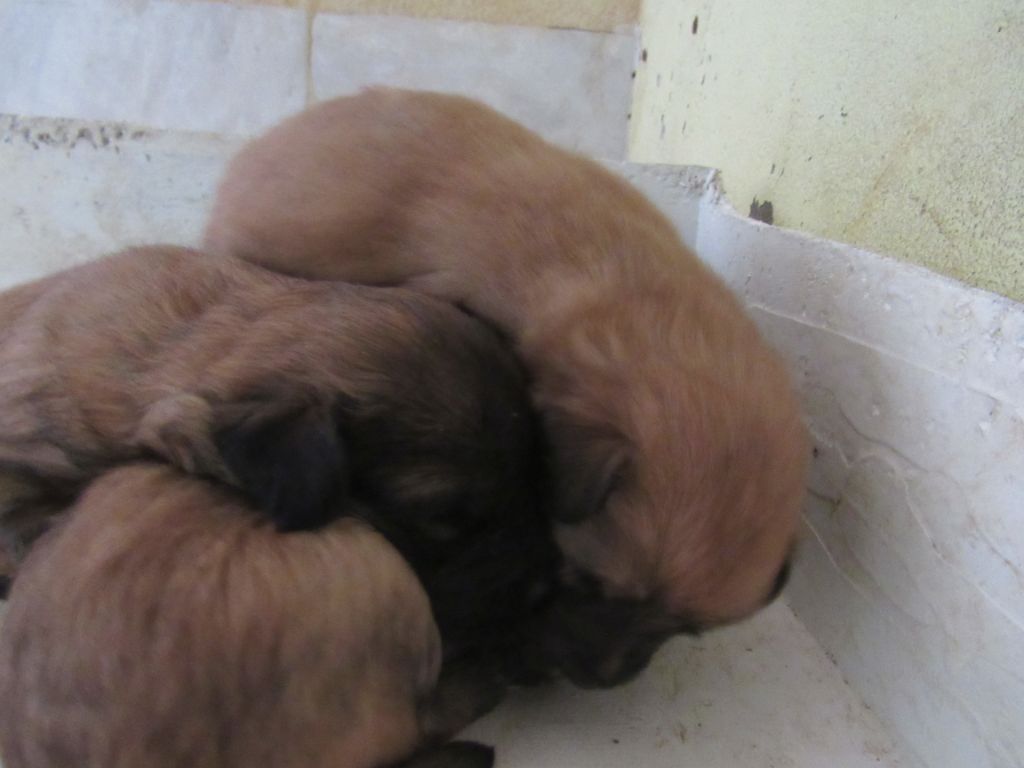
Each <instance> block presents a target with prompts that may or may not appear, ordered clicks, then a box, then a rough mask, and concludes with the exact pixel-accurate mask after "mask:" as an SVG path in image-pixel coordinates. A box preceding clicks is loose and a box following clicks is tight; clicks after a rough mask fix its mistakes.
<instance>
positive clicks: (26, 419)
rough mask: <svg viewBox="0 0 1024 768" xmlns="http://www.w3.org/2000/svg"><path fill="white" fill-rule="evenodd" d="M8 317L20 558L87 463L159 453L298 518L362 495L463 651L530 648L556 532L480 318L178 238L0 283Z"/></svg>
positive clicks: (2, 422)
mask: <svg viewBox="0 0 1024 768" xmlns="http://www.w3.org/2000/svg"><path fill="white" fill-rule="evenodd" d="M0 321H2V322H0V531H2V532H3V533H4V534H5V535H6V538H7V543H8V551H9V553H10V557H11V558H13V559H17V558H18V557H20V555H21V551H20V548H21V547H22V546H23V545H24V544H25V543H26V542H28V541H31V539H32V538H34V537H35V536H36V535H38V533H39V532H40V531H41V530H42V529H44V528H45V525H46V524H47V522H48V520H49V518H50V516H51V515H52V514H53V512H54V510H56V509H59V508H61V506H62V505H63V504H66V503H67V500H68V499H70V498H73V497H74V495H75V494H77V492H78V491H79V490H80V489H81V487H82V486H83V485H84V484H85V483H86V482H87V481H88V480H89V479H91V478H93V477H95V476H96V475H97V474H98V473H100V472H101V471H103V470H104V469H105V468H109V467H110V466H112V465H113V464H115V463H118V462H124V461H129V460H134V459H138V458H141V457H144V456H146V455H150V454H156V455H158V456H160V457H162V458H164V459H166V460H169V461H171V462H172V463H174V464H176V465H177V466H179V467H181V468H183V469H185V470H187V471H189V472H195V473H200V474H203V475H208V476H211V477H214V478H218V479H220V480H222V481H224V482H226V483H229V484H231V485H234V486H236V487H239V488H241V489H243V490H244V491H245V492H246V493H247V494H248V496H249V498H250V499H251V500H252V501H253V502H254V504H255V505H256V506H258V507H260V508H262V509H264V510H266V511H268V512H269V513H270V515H271V517H272V518H273V520H274V521H275V522H276V523H277V525H278V527H279V528H281V529H284V530H294V529H302V528H310V527H315V526H317V525H321V524H323V523H325V522H327V521H328V520H330V519H331V518H333V517H334V516H335V515H336V514H337V509H338V508H339V506H340V507H342V508H344V507H345V504H344V502H345V501H347V500H348V499H349V498H356V499H358V500H360V501H361V502H363V503H364V506H365V508H366V509H367V510H369V511H368V512H365V513H364V517H366V516H367V515H369V519H370V520H371V521H372V523H373V524H374V526H376V527H377V528H378V529H380V530H381V531H383V532H384V533H385V535H386V536H387V537H388V538H389V539H390V540H391V541H392V542H393V543H394V544H395V545H396V546H397V547H398V548H399V550H400V551H401V552H402V554H404V555H405V556H406V557H407V558H408V559H409V560H410V562H411V563H412V565H413V568H414V569H415V570H416V573H417V574H418V575H419V576H420V578H421V579H422V580H423V582H424V585H425V586H426V589H427V592H428V594H429V595H430V597H431V600H432V601H433V609H434V612H435V615H436V618H437V621H438V623H439V625H440V627H441V631H442V635H443V637H444V640H445V643H444V652H445V659H446V661H447V660H451V659H454V658H461V657H463V656H464V655H466V654H483V655H485V656H488V657H489V658H490V659H491V661H494V658H493V657H496V658H497V660H498V662H500V664H501V665H504V664H506V663H507V664H509V665H511V666H514V665H515V664H516V663H518V662H517V661H516V659H515V657H516V656H517V655H519V654H520V653H521V650H520V646H521V643H518V642H517V640H516V638H517V637H518V633H519V632H520V628H521V625H522V620H523V617H525V616H526V615H528V614H529V613H530V612H531V611H532V610H533V606H534V605H535V603H536V601H537V600H539V599H541V598H542V597H543V596H544V591H545V587H546V584H547V582H548V580H549V579H550V580H551V581H553V578H554V570H555V568H556V563H555V551H554V546H553V542H552V541H551V534H550V524H549V522H548V520H547V518H546V517H545V516H544V513H543V510H541V509H540V506H539V502H538V495H539V487H538V486H539V483H540V471H539V469H540V468H539V466H538V462H539V459H538V446H537V444H536V438H537V437H538V430H536V429H535V428H534V425H533V423H532V418H531V414H530V406H529V402H528V398H527V393H526V387H525V381H524V379H523V376H522V372H521V371H520V369H519V367H518V365H517V363H516V360H515V358H514V356H513V355H512V354H511V352H509V351H507V350H506V349H505V348H504V345H503V344H501V342H500V340H499V339H498V338H497V337H496V336H495V335H494V334H493V333H492V332H491V331H489V330H488V329H487V328H486V327H484V326H483V325H481V324H480V323H478V322H476V321H475V320H473V319H472V318H471V317H469V316H467V315H466V314H464V313H462V312H459V311H458V310H456V309H455V308H454V307H452V306H450V305H449V304H446V303H445V302H441V301H438V300H436V299H431V298H429V297H425V296H421V295H417V294H415V293H413V292H410V291H404V290H401V289H394V290H383V289H373V288H365V287H361V286H346V285H341V284H330V283H325V282H320V283H316V282H308V281H304V280H297V279H293V278H288V277H284V276H281V275H275V274H273V273H270V272H267V271H266V270H263V269H261V268H259V267H255V266H252V265H250V264H246V263H243V262H236V261H233V260H227V259H225V260H223V261H220V262H217V261H216V260H213V259H210V258H209V257H206V256H203V255H202V254H198V253H196V252H194V251H189V250H186V249H178V248H166V247H165V248H148V249H137V250H134V251H129V252H125V253H123V254H120V255H117V256H113V257H110V258H107V259H104V260H101V261H98V262H94V263H92V264H87V265H84V266H81V267H78V268H76V269H72V270H69V271H67V272H63V273H60V274H57V275H54V276H52V277H49V278H46V279H44V280H41V281H39V282H36V283H33V284H30V285H27V286H23V287H21V288H16V289H14V290H13V291H11V292H8V293H5V294H0ZM510 674H515V672H514V671H512V672H510Z"/></svg>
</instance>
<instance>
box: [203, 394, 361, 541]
mask: <svg viewBox="0 0 1024 768" xmlns="http://www.w3.org/2000/svg"><path fill="white" fill-rule="evenodd" d="M212 411H213V412H212V418H213V443H214V446H215V447H216V449H217V451H218V452H219V454H220V458H221V459H222V461H223V462H224V466H225V468H226V469H227V470H228V472H229V473H230V474H231V475H232V477H233V479H234V480H235V483H236V484H237V485H238V487H239V488H240V489H241V490H242V491H243V492H245V493H246V494H247V495H248V496H249V497H250V498H251V500H252V501H253V502H254V503H255V504H257V505H258V506H259V507H260V508H261V509H263V510H264V511H266V512H267V514H269V515H270V517H271V519H272V520H273V521H274V524H275V525H276V526H277V528H278V530H281V531H297V530H308V529H311V528H317V527H320V526H322V525H325V524H326V523H328V522H330V521H331V520H332V519H333V518H335V517H337V516H339V514H340V512H341V511H342V508H343V506H344V505H345V501H346V498H347V496H348V486H349V466H348V459H347V456H346V451H345V445H344V443H343V441H342V439H341V437H340V435H339V434H338V430H337V423H336V419H337V409H336V408H334V407H332V406H328V405H325V404H312V405H311V404H298V405H295V404H292V405H288V404H282V403H276V402H273V401H271V400H268V401H254V402H246V403H232V404H224V405H214V406H212Z"/></svg>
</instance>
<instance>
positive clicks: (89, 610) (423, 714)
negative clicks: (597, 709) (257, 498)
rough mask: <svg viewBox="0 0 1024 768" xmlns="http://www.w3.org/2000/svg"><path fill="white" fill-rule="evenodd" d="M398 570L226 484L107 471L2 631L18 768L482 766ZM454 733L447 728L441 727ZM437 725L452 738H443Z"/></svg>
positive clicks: (389, 550) (5, 705)
mask: <svg viewBox="0 0 1024 768" xmlns="http://www.w3.org/2000/svg"><path fill="white" fill-rule="evenodd" d="M440 665H441V653H440V638H439V636H438V632H437V628H436V627H435V625H434V622H433V619H432V616H431V611H430V605H429V603H428V600H427V596H426V594H425V593H424V592H423V589H422V587H421V586H420V583H419V581H418V580H417V579H416V577H415V576H414V574H413V573H412V571H411V570H410V569H409V567H408V565H407V564H406V562H405V561H404V559H403V558H402V557H401V556H400V555H399V554H398V553H397V551H395V550H394V548H393V547H391V545H390V544H388V542H387V541H386V540H384V539H383V538H382V537H381V536H380V535H379V534H377V533H376V532H374V531H373V530H372V529H370V528H369V526H367V525H366V524H365V523H362V522H360V521H357V520H353V519H348V520H341V521H339V522H336V523H334V524H332V525H331V526H330V527H328V528H327V529H325V530H323V531H320V532H316V533H299V534H294V535H290V536H282V535H280V534H279V533H276V532H275V531H274V530H273V528H272V527H270V526H269V525H268V524H267V523H266V521H265V519H264V518H262V517H260V516H259V515H257V514H256V513H255V512H254V511H252V510H251V508H249V507H248V506H247V505H245V504H244V503H243V502H242V500H241V499H240V498H239V497H238V495H237V494H236V493H234V492H232V491H229V490H227V489H226V488H224V487H223V486H220V487H218V486H216V485H214V484H213V483H211V482H209V481H205V480H201V479H198V478H195V477H190V476H187V475H184V474H182V473H181V472H179V471H177V470H175V469H173V468H170V467H167V466H161V465H155V464H150V465H144V464H140V465H135V466H129V467H124V468H120V469H116V470H113V471H112V472H110V473H108V474H106V475H103V476H102V477H100V478H99V479H98V480H96V481H95V482H94V483H93V484H92V485H90V486H89V487H88V488H87V490H86V491H85V493H84V494H83V496H82V498H81V499H80V500H79V501H78V502H77V503H76V505H75V506H74V508H73V509H72V510H71V513H70V515H68V517H67V519H66V520H65V521H64V522H63V523H62V524H59V525H58V526H56V527H55V528H54V529H53V530H51V531H50V532H49V533H48V534H46V535H45V536H44V537H43V538H42V539H41V541H40V543H39V545H38V546H37V547H35V548H34V549H33V551H32V552H31V553H30V554H29V556H28V558H27V560H26V562H25V565H24V568H23V569H22V571H21V572H20V574H19V577H18V579H17V581H16V582H15V584H14V587H13V591H12V594H11V600H10V603H9V605H8V608H7V611H6V614H5V617H4V622H3V627H2V631H0V753H2V759H3V763H4V766H5V767H6V768H172V766H173V768H179V766H189V768H251V767H252V766H266V768H292V767H293V766H294V768H300V767H301V768H311V767H315V766H323V767H324V768H340V767H341V766H344V767H345V768H362V767H364V766H365V767H366V768H371V767H378V766H387V765H392V764H393V763H395V762H396V761H399V760H403V759H405V758H408V757H409V756H410V755H411V754H412V753H413V752H414V751H415V750H418V749H425V750H427V751H426V752H425V753H424V754H423V755H422V756H419V757H414V758H413V759H412V762H411V763H409V765H410V766H433V765H437V766H449V767H452V768H454V767H455V766H459V767H460V768H470V766H489V765H490V763H491V762H492V760H493V756H492V754H491V752H490V751H489V750H487V749H486V748H484V747H479V746H471V745H463V746H459V745H455V744H453V745H449V746H447V747H443V748H442V749H441V750H440V751H438V752H436V753H435V754H433V755H431V754H430V752H429V748H430V746H431V745H433V744H435V743H437V742H438V741H440V740H443V739H444V738H446V737H448V736H450V735H451V733H452V732H454V730H456V729H457V728H459V727H461V726H463V725H465V722H463V721H461V720H459V719H458V713H456V719H450V716H451V715H452V712H450V711H446V710H445V709H444V707H443V706H441V707H439V706H438V702H441V703H442V704H443V698H444V697H443V695H442V694H443V687H444V685H445V683H444V682H439V677H438V675H439V670H440ZM446 718H448V719H446ZM442 723H443V729H442V726H441V724H442ZM467 758H469V759H467Z"/></svg>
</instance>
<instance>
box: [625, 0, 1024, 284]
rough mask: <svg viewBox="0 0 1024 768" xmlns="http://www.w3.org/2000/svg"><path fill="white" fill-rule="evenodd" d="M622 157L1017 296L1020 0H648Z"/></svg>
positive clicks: (1023, 237)
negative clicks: (676, 171)
mask: <svg viewBox="0 0 1024 768" xmlns="http://www.w3.org/2000/svg"><path fill="white" fill-rule="evenodd" d="M642 32H643V47H644V49H646V51H647V58H646V62H645V63H643V64H642V65H641V67H640V69H639V71H638V75H637V82H638V88H637V93H636V103H635V104H634V109H633V123H634V125H633V137H632V138H633V142H632V157H633V158H634V159H636V160H640V161H643V162H667V163H682V164H690V163H692V164H697V165H704V166H709V167H714V168H720V169H721V170H722V182H723V185H724V188H725V191H726V194H727V195H728V196H729V198H730V200H731V201H732V203H733V204H734V205H735V206H736V208H737V209H739V210H741V211H743V212H746V211H747V210H748V208H749V206H750V204H751V202H752V200H753V198H755V197H757V198H758V199H759V200H760V201H764V200H770V201H771V202H772V204H773V208H774V216H775V223H777V224H781V225H782V226H786V227H793V228H798V229H803V230H806V231H810V232H814V233H817V234H821V235H824V236H827V237H829V238H831V239H834V240H839V241H842V242H849V243H854V244H857V245H860V246H863V247H866V248H870V249H871V250H874V251H878V252H880V253H886V254H889V255H892V256H896V257H898V258H901V259H905V260H908V261H911V262H915V263H917V264H922V265H924V266H927V267H929V268H931V269H934V270H937V271H939V272H942V273H945V274H947V275H951V276H953V277H956V278H958V279H960V280H964V281H966V282H968V283H972V284H974V285H977V286H981V287H984V288H987V289H989V290H994V291H997V292H999V293H1002V294H1003V295H1006V296H1010V297H1013V298H1016V299H1018V300H1021V299H1024V261H1022V258H1021V254H1022V253H1024V217H1022V216H1021V215H1020V212H1021V210H1024V151H1022V150H1021V148H1022V147H1024V5H1022V4H1021V3H1020V2H1016V0H975V2H971V3H963V2H958V0H909V1H908V2H901V3H891V2H884V0H865V2H859V3H834V2H833V3H821V2H814V1H813V0H778V2H773V3H762V2H759V1H758V0H647V2H646V3H645V5H644V15H643V22H642Z"/></svg>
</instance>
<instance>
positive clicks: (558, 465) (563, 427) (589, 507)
mask: <svg viewBox="0 0 1024 768" xmlns="http://www.w3.org/2000/svg"><path fill="white" fill-rule="evenodd" d="M547 431H548V434H549V439H550V441H551V447H552V457H551V458H552V465H551V472H550V477H551V480H552V483H553V484H554V496H555V509H554V513H553V516H554V518H555V520H557V521H558V522H561V523H578V522H581V521H583V520H586V519H587V518H589V517H591V516H592V515H595V514H597V513H598V512H599V511H600V510H601V509H602V508H603V507H604V505H605V503H606V502H607V501H608V497H609V496H610V495H611V494H612V492H613V491H614V490H615V488H616V486H617V485H618V483H619V481H620V480H621V479H622V477H623V476H624V474H625V473H626V471H627V470H628V468H629V457H628V451H627V444H626V441H625V440H624V439H622V438H620V437H618V436H616V435H610V434H607V433H604V432H603V431H599V430H591V429H587V428H583V427H578V426H575V425H568V424H564V423H562V424H559V425H551V426H549V428H548V430H547Z"/></svg>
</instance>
